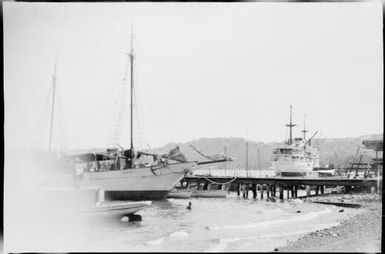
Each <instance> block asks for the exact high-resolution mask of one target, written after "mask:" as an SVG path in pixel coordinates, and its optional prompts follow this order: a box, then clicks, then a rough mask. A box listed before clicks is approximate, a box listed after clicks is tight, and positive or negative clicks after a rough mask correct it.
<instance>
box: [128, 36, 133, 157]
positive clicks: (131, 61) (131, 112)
mask: <svg viewBox="0 0 385 254" xmlns="http://www.w3.org/2000/svg"><path fill="white" fill-rule="evenodd" d="M129 56H130V74H131V79H130V85H131V101H130V103H131V105H130V116H131V119H130V124H131V142H130V150H131V156H132V157H133V153H134V124H133V114H134V110H133V107H134V104H133V102H134V100H133V98H134V96H133V94H134V34H133V32H132V29H131V48H130V53H129Z"/></svg>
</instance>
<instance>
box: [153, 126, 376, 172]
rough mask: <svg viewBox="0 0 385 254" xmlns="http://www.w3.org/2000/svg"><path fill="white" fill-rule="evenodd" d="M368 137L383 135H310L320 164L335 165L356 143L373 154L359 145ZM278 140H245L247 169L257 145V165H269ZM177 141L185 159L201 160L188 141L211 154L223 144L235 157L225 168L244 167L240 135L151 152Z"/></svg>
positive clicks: (346, 161)
mask: <svg viewBox="0 0 385 254" xmlns="http://www.w3.org/2000/svg"><path fill="white" fill-rule="evenodd" d="M368 139H383V135H382V134H372V135H365V136H360V137H355V138H331V139H328V138H326V139H314V140H313V144H314V145H315V146H316V147H318V149H319V151H320V163H321V166H325V165H327V164H333V165H334V166H336V167H348V166H349V165H350V163H351V162H352V160H353V157H354V156H355V154H356V151H357V148H358V146H361V148H360V152H359V155H360V154H362V152H363V151H364V154H365V155H368V156H374V152H373V151H370V150H366V151H365V149H364V147H363V146H362V141H363V140H368ZM278 144H279V142H271V143H264V142H254V141H248V150H249V159H248V165H249V169H250V170H253V169H257V168H258V152H257V150H258V148H259V150H260V159H261V162H260V165H261V168H269V167H271V158H272V150H273V148H274V147H276V146H277V145H278ZM177 145H179V147H180V149H181V151H182V153H183V154H184V155H185V156H186V157H187V158H188V159H189V160H199V161H203V160H205V158H203V157H202V156H201V155H199V154H198V153H197V152H195V151H194V150H193V149H192V148H191V147H190V145H193V146H194V147H196V148H197V149H199V150H200V151H201V152H202V153H204V154H207V155H211V154H217V153H224V147H225V146H226V147H227V155H228V156H229V157H232V158H236V160H234V161H232V162H228V163H227V168H231V169H245V168H246V141H245V139H244V138H220V137H218V138H200V139H198V140H192V141H189V142H187V143H169V144H167V145H165V146H163V147H160V148H156V149H153V150H152V152H156V153H166V152H168V151H169V150H171V149H173V148H175V146H177ZM367 160H368V157H367V156H363V161H367ZM212 167H213V168H223V167H224V163H218V164H213V166H212Z"/></svg>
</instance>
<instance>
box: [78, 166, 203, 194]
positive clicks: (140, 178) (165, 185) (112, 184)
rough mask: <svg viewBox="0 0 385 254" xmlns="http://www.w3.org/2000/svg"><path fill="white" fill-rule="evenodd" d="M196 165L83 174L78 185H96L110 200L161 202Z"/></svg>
mask: <svg viewBox="0 0 385 254" xmlns="http://www.w3.org/2000/svg"><path fill="white" fill-rule="evenodd" d="M195 165H196V163H193V162H187V163H177V164H169V165H167V166H161V167H144V168H133V169H125V170H110V171H102V172H89V173H83V174H82V175H81V178H80V179H77V181H76V182H77V185H81V186H97V187H99V188H100V189H101V190H103V191H105V198H106V199H112V200H144V199H163V198H165V197H166V196H167V194H168V193H169V191H170V190H171V189H172V188H173V187H174V186H175V185H176V184H177V183H178V182H179V181H180V180H181V179H182V178H183V177H184V176H185V174H186V173H187V172H189V171H190V170H191V168H192V167H193V166H195Z"/></svg>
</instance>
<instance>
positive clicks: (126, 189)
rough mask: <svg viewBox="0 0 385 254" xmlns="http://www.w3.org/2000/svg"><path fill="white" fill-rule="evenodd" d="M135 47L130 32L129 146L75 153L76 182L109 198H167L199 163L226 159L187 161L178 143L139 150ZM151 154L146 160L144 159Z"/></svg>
mask: <svg viewBox="0 0 385 254" xmlns="http://www.w3.org/2000/svg"><path fill="white" fill-rule="evenodd" d="M134 57H135V56H134V47H133V34H131V47H130V52H129V63H130V99H131V103H130V126H131V130H130V131H131V133H130V134H131V140H130V148H129V149H123V148H122V149H121V150H119V149H118V148H113V149H107V150H106V151H105V152H102V153H87V154H82V155H77V156H75V158H74V160H73V164H74V167H75V170H76V172H75V181H76V183H77V185H79V186H98V187H99V188H100V189H102V190H104V191H105V197H106V199H113V200H115V199H119V200H143V199H162V198H166V197H167V195H168V193H169V192H170V190H171V189H173V187H174V186H175V185H176V184H177V183H178V182H179V181H180V180H181V179H182V178H183V177H184V176H185V175H186V174H187V173H188V172H190V171H191V170H193V168H194V167H195V166H197V165H199V164H207V163H215V162H223V161H226V159H225V158H221V159H219V160H212V161H210V162H201V163H200V162H197V161H188V160H187V159H186V157H185V156H184V155H183V154H182V153H181V152H180V149H179V146H177V147H176V148H174V149H172V150H171V151H170V152H169V153H167V154H163V155H158V154H152V153H148V152H140V151H136V150H135V149H134V143H133V133H134V132H133V126H134V125H133V101H134V100H133V88H134V76H133V75H134V68H133V66H134ZM143 157H147V158H150V159H151V157H152V162H151V163H149V162H147V163H144V162H143V160H142V158H143Z"/></svg>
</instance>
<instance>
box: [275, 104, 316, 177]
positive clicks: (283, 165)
mask: <svg viewBox="0 0 385 254" xmlns="http://www.w3.org/2000/svg"><path fill="white" fill-rule="evenodd" d="M286 126H287V127H289V129H290V131H289V139H288V140H287V142H286V143H285V144H282V145H279V146H278V147H276V148H275V149H273V161H272V166H273V168H274V170H275V173H276V175H280V176H305V175H307V174H309V173H311V172H312V171H313V169H314V168H318V167H319V152H318V149H317V148H315V147H313V146H312V145H311V140H312V138H313V137H314V136H315V134H317V132H316V133H315V134H314V135H313V136H312V137H311V138H310V139H308V140H307V139H306V132H307V130H306V128H305V125H304V129H303V130H302V132H303V137H301V138H294V139H293V133H292V128H293V127H294V126H296V125H295V124H293V122H292V106H291V105H290V122H289V124H287V125H286Z"/></svg>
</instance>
